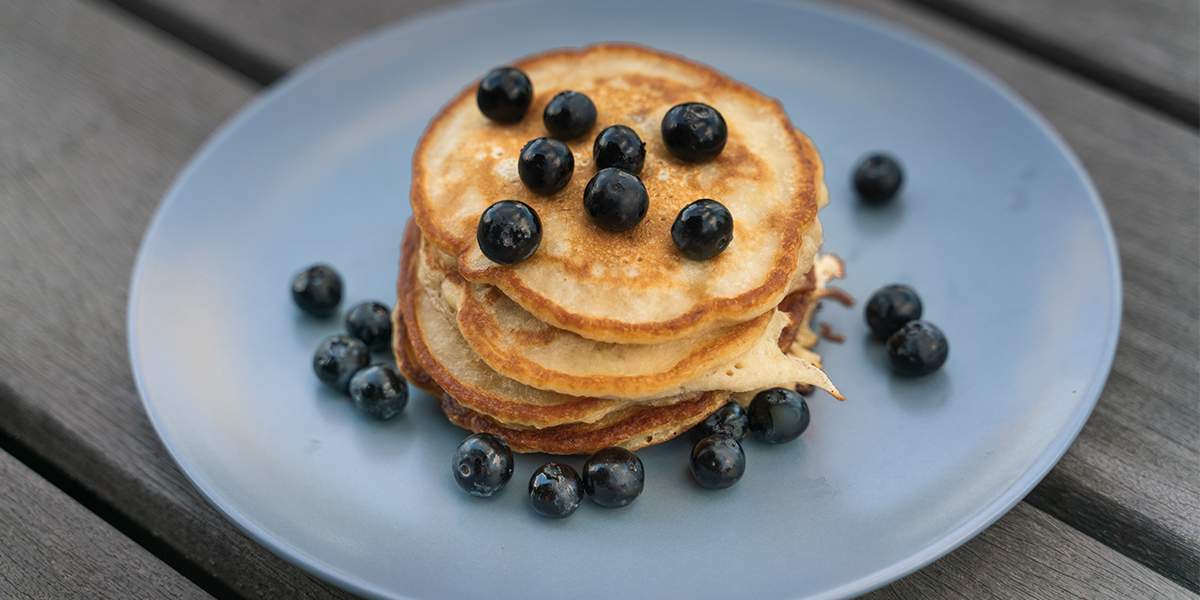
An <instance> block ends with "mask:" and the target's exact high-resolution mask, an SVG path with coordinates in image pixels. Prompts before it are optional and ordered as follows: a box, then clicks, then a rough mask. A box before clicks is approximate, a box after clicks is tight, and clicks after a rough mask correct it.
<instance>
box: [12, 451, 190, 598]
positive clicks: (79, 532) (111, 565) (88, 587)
mask: <svg viewBox="0 0 1200 600" xmlns="http://www.w3.org/2000/svg"><path fill="white" fill-rule="evenodd" d="M0 597H3V598H29V599H33V598H49V597H54V598H97V599H98V598H112V599H114V600H116V599H125V598H175V599H186V598H195V599H197V600H199V599H202V598H212V596H209V595H208V594H206V593H204V591H203V590H201V589H200V588H198V587H196V585H195V584H193V583H192V582H191V581H188V580H187V579H185V578H184V577H183V576H181V575H180V574H179V573H177V572H175V571H174V570H172V569H171V568H170V567H168V566H167V565H165V564H163V562H162V561H160V560H158V559H157V558H155V557H154V555H152V554H150V553H149V552H146V551H145V550H144V549H143V548H142V547H141V546H138V545H137V544H135V543H133V542H132V541H130V540H129V538H127V537H125V536H124V535H122V534H121V532H119V531H117V530H116V529H113V528H112V527H111V526H109V525H108V523H105V522H104V521H102V520H101V519H100V518H99V517H97V516H96V515H95V514H93V513H92V512H90V511H88V510H87V509H86V508H84V507H82V506H80V505H79V504H78V503H76V502H75V501H74V500H72V499H71V498H70V497H68V496H67V495H66V494H63V493H62V492H61V491H59V490H58V488H56V487H54V486H53V485H51V484H50V483H49V482H47V481H46V480H44V479H42V478H41V477H39V476H38V475H37V473H34V472H33V471H31V470H29V468H27V467H26V466H25V465H23V464H21V463H20V462H18V461H17V460H16V459H14V458H13V457H12V456H10V455H8V454H6V453H4V452H0Z"/></svg>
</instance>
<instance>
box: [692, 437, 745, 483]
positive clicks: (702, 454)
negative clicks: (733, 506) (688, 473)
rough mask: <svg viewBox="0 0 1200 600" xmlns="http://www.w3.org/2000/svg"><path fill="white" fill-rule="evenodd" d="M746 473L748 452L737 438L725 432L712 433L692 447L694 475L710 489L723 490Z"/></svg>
mask: <svg viewBox="0 0 1200 600" xmlns="http://www.w3.org/2000/svg"><path fill="white" fill-rule="evenodd" d="M745 473H746V453H745V452H743V451H742V445H741V444H739V443H738V441H737V440H735V439H733V438H732V437H730V436H727V435H724V434H720V433H718V434H716V435H710V436H708V437H706V438H704V439H702V440H700V441H699V442H698V443H697V444H696V446H695V447H694V448H692V476H693V477H695V478H696V483H699V484H700V485H701V486H703V487H706V488H708V489H710V490H723V489H725V488H727V487H729V486H731V485H733V484H735V483H737V482H738V480H739V479H741V478H742V475H744V474H745Z"/></svg>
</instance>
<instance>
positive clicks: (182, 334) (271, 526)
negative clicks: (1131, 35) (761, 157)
mask: <svg viewBox="0 0 1200 600" xmlns="http://www.w3.org/2000/svg"><path fill="white" fill-rule="evenodd" d="M594 41H631V42H637V43H642V44H646V45H649V46H653V47H656V48H660V49H663V50H668V51H672V52H676V53H679V54H682V55H685V56H688V57H690V58H693V59H695V60H699V61H702V62H705V63H708V64H710V65H713V66H714V67H716V68H718V69H720V70H722V71H724V72H726V73H728V74H730V75H731V76H733V77H734V78H737V79H740V80H742V81H745V82H747V83H749V84H750V85H753V86H755V87H757V88H758V89H760V90H762V91H763V92H764V93H766V94H768V95H770V96H774V97H777V98H779V99H780V100H781V101H782V102H783V104H784V106H785V108H786V109H787V111H788V113H789V114H790V116H791V118H792V120H793V122H794V123H795V124H796V125H797V126H798V127H800V128H801V129H803V130H805V131H806V132H807V133H808V134H809V135H810V136H811V137H812V139H813V140H814V141H815V142H816V144H817V146H818V148H819V149H820V150H821V152H822V155H823V156H824V159H825V161H826V167H827V181H828V184H829V187H830V191H831V195H832V203H831V204H830V206H829V207H828V208H826V209H825V210H824V211H823V212H822V213H821V219H822V222H823V223H824V225H825V239H826V244H825V249H826V250H827V251H830V252H833V253H836V254H838V255H840V256H841V257H842V258H843V259H845V262H846V268H847V273H848V276H847V278H846V280H845V281H844V282H842V287H844V289H846V290H847V291H848V292H849V293H850V294H851V295H853V296H854V297H856V298H858V299H860V301H865V300H866V299H867V298H868V297H869V296H870V294H871V293H872V292H873V291H874V290H875V289H878V288H879V287H882V286H884V285H886V284H890V283H894V282H903V283H907V284H910V285H912V286H914V287H915V288H916V289H917V290H919V291H920V293H921V294H922V296H923V298H924V301H925V310H926V313H925V314H926V318H928V319H929V320H931V321H933V322H935V323H937V324H938V325H939V326H941V328H942V329H943V330H944V331H945V332H946V334H947V336H948V337H949V340H950V346H951V352H950V358H949V361H948V363H947V364H946V366H945V367H944V368H943V369H942V370H941V371H939V372H937V373H936V374H934V375H931V376H928V377H924V378H919V379H903V378H899V377H896V376H893V375H891V374H890V373H889V370H888V368H887V366H886V360H885V356H884V349H883V347H882V345H880V344H879V343H877V342H874V341H871V340H870V339H869V338H868V332H867V328H866V326H865V324H864V323H863V318H862V313H861V306H860V307H856V308H854V309H846V308H843V307H841V306H837V305H833V304H829V303H827V305H826V306H825V308H824V309H823V310H822V311H821V312H820V313H818V320H820V321H824V322H826V323H828V324H829V325H830V326H831V327H832V328H833V330H834V331H836V332H838V333H841V334H843V335H844V336H845V337H846V340H845V341H844V342H842V343H833V342H830V341H824V342H822V343H821V345H820V346H819V348H818V349H819V350H820V352H821V353H822V354H823V355H824V358H825V365H826V367H827V372H828V374H829V376H830V378H831V379H832V380H833V381H834V382H835V383H836V384H837V385H838V386H839V387H840V388H841V390H842V392H843V393H845V395H846V397H847V398H848V400H847V401H846V402H844V403H838V402H836V401H834V400H833V399H832V398H830V397H829V396H827V395H825V394H824V393H823V392H818V393H817V395H816V396H814V397H813V398H812V399H811V400H810V402H809V404H810V406H811V408H812V415H813V417H812V419H813V424H812V427H811V428H810V430H809V431H808V432H807V433H806V434H805V435H804V436H803V437H802V438H801V439H800V440H798V441H797V442H794V443H792V444H787V445H781V446H770V447H768V446H767V445H765V444H759V443H755V442H747V444H746V454H747V461H748V463H749V466H748V470H747V473H746V476H745V477H744V478H743V479H742V481H741V482H739V483H738V484H737V485H736V486H734V487H733V488H730V489H728V490H723V491H720V492H711V491H707V490H704V489H701V488H699V487H698V486H697V485H695V484H694V483H693V482H692V481H691V479H690V475H689V473H688V467H687V464H688V458H687V457H688V451H689V448H688V446H687V443H686V442H685V441H683V440H675V441H673V442H670V443H667V444H663V445H661V446H657V447H653V448H648V449H645V450H643V451H641V452H640V453H639V455H640V456H641V457H642V460H643V461H644V462H645V465H646V471H647V482H646V490H645V493H644V494H643V495H642V497H641V498H639V499H638V500H637V501H636V502H635V503H634V504H633V505H631V506H629V507H628V508H624V509H620V510H606V509H602V508H600V507H598V506H595V505H591V504H585V505H584V506H583V507H582V508H581V510H579V511H578V512H577V513H576V514H575V515H573V516H572V517H571V518H570V519H566V520H563V521H552V520H548V519H544V518H539V517H538V516H537V515H536V514H534V513H533V511H532V510H531V509H530V508H529V506H528V501H527V499H526V498H525V486H526V481H527V478H528V477H529V476H530V474H531V473H532V471H533V469H534V468H536V466H537V465H539V464H541V463H542V462H543V461H544V460H545V459H546V457H544V456H522V457H520V458H519V460H518V461H517V470H516V476H515V477H514V481H513V482H512V484H511V485H510V487H511V488H512V489H508V490H506V491H505V492H503V493H502V494H501V495H499V496H498V497H495V498H492V499H486V500H484V499H477V498H474V497H470V496H468V495H466V494H464V493H462V492H461V490H459V489H458V488H457V487H456V486H455V484H454V483H453V481H452V480H451V477H450V457H451V455H452V453H453V451H454V448H455V447H456V446H457V444H458V442H459V441H460V440H461V439H462V438H463V437H464V435H465V433H464V432H463V431H462V430H459V429H457V428H455V427H453V426H451V425H449V424H448V423H447V422H446V420H445V418H444V417H442V416H441V415H440V413H439V412H438V410H437V408H436V403H435V402H434V400H433V399H432V398H430V397H428V396H425V395H423V394H416V395H415V396H414V398H413V400H412V401H411V402H410V405H409V407H408V409H407V411H406V412H405V414H404V415H403V416H401V417H400V418H398V419H396V420H395V421H392V422H388V423H384V424H380V423H376V422H371V421H369V420H367V419H365V418H363V417H362V416H360V415H359V414H357V413H356V412H355V410H354V408H353V407H352V406H351V405H350V403H349V402H348V401H347V400H346V399H345V398H344V397H340V396H338V395H337V394H335V393H332V392H331V391H329V390H328V389H326V388H325V387H323V386H322V385H321V384H320V383H318V382H317V380H316V378H315V377H314V376H313V374H312V370H311V366H310V364H311V357H312V352H313V350H314V349H315V348H316V346H317V343H318V342H319V341H320V340H321V339H322V338H323V337H325V336H327V335H330V334H332V333H335V332H337V331H338V330H340V329H341V327H342V325H341V322H340V319H334V320H332V321H328V322H322V321H318V320H316V319H312V318H308V317H305V316H303V315H302V314H300V313H299V311H298V310H296V308H295V307H294V306H293V304H292V302H291V299H290V295H289V291H288V290H289V282H290V280H291V277H292V275H293V273H295V272H296V271H297V270H298V269H300V268H302V267H304V266H306V265H308V264H310V263H313V262H317V261H324V262H328V263H331V264H333V265H335V266H336V267H337V268H339V269H340V270H341V272H342V274H343V276H344V279H345V282H346V299H347V300H346V303H345V305H344V306H348V305H350V304H352V303H355V302H357V301H360V300H366V299H380V300H383V301H385V302H387V303H388V304H391V303H392V301H393V298H394V297H395V287H394V285H395V284H394V282H395V279H396V273H397V268H396V263H397V259H398V256H399V251H398V245H399V240H400V236H401V231H402V228H403V226H404V223H405V220H406V219H407V218H408V216H409V214H410V208H409V206H408V202H407V190H408V187H409V179H410V161H411V155H412V150H413V148H414V146H415V144H416V141H417V139H418V137H419V136H420V134H421V131H422V130H423V128H424V127H425V124H426V123H427V122H428V121H429V119H430V118H431V117H432V116H433V114H434V113H435V112H436V111H437V110H438V108H439V107H440V106H441V105H442V104H443V103H444V102H446V101H447V100H449V99H450V98H451V97H452V96H453V95H454V94H455V93H456V92H457V91H458V90H459V89H461V88H462V86H464V85H467V84H468V83H469V82H470V81H472V80H473V79H475V78H476V77H478V76H479V75H480V74H482V73H484V72H485V71H486V70H487V69H488V68H490V67H492V66H495V65H496V64H498V63H502V62H504V61H508V60H512V59H515V58H518V57H521V56H523V55H526V54H530V53H534V52H538V51H542V50H545V49H549V48H554V47H560V46H579V45H583V44H586V43H589V42H594ZM879 149H883V150H887V151H889V152H891V153H894V154H895V155H896V156H898V157H900V158H901V160H902V161H903V163H904V166H905V169H906V174H907V182H906V185H905V187H904V189H903V191H902V193H901V195H900V196H899V197H898V198H897V199H896V201H894V202H892V203H891V204H889V205H887V206H885V207H883V208H877V209H873V208H868V207H865V206H863V205H861V204H859V203H858V202H857V200H856V199H855V196H854V194H853V191H852V189H851V187H850V184H849V177H850V173H851V171H852V169H853V168H854V165H855V163H856V162H857V160H858V159H859V158H860V157H861V156H862V155H863V154H865V153H867V152H869V151H872V150H879ZM1118 269H1119V268H1118V262H1117V256H1116V252H1115V245H1114V242H1113V236H1112V232H1111V228H1110V226H1109V224H1108V221H1107V217H1106V216H1105V213H1104V209H1103V208H1102V206H1101V203H1100V201H1099V198H1098V197H1097V194H1096V192H1095V190H1094V189H1093V187H1092V185H1091V183H1090V182H1089V180H1088V177H1087V175H1086V174H1085V172H1084V170H1083V168H1082V167H1081V166H1080V164H1079V161H1078V160H1076V158H1075V157H1074V156H1073V155H1072V153H1071V151H1070V150H1069V149H1068V148H1067V147H1066V145H1065V144H1064V143H1063V142H1062V140H1061V139H1060V138H1059V136H1058V135H1057V134H1056V133H1055V132H1054V131H1053V130H1052V129H1051V128H1050V127H1049V126H1048V125H1047V124H1046V123H1045V122H1044V121H1043V120H1042V118H1041V117H1039V116H1038V115H1037V114H1035V113H1034V112H1033V111H1032V110H1031V109H1030V108H1029V107H1028V106H1027V105H1026V104H1025V103H1024V101H1022V100H1021V99H1020V98H1018V97H1017V96H1016V95H1015V94H1013V93H1012V92H1011V91H1010V90H1008V89H1007V88H1005V87H1004V86H1003V85H1002V84H1000V83H998V82H997V81H996V80H995V79H994V78H993V77H991V76H990V75H988V74H986V73H984V72H982V71H981V70H980V69H978V68H977V67H975V66H972V65H970V64H968V63H967V62H965V61H964V60H963V59H961V58H959V57H957V56H955V55H953V54H952V53H950V52H948V51H946V50H944V49H942V48H939V47H937V46H935V45H933V44H931V43H930V42H928V41H926V40H922V39H919V38H917V37H915V36H913V35H911V34H908V33H904V32H901V31H897V30H896V29H894V28H892V27H889V26H885V25H881V24H879V23H876V22H874V21H872V20H870V19H866V18H862V17H858V16H854V15H850V14H847V13H844V12H841V11H836V10H832V9H828V8H824V7H818V6H811V5H806V4H792V3H788V4H776V3H768V2H718V1H713V0H702V1H693V2H678V3H652V2H640V1H631V0H621V1H619V2H604V3H599V2H596V3H587V4H583V3H580V4H571V3H568V2H563V1H562V0H554V1H548V0H546V1H543V0H538V1H531V2H521V3H516V4H500V5H495V4H493V5H482V6H467V7H463V8H459V9H455V10H451V11H447V12H441V13H436V14H433V15H429V16H425V17H422V18H420V19H415V20H411V21H406V22H403V23H400V24H398V25H397V26H395V27H391V28H388V29H385V30H382V31H380V32H378V33H375V34H373V35H370V36H368V37H366V38H363V39H361V40H359V41H357V42H354V43H352V44H350V45H348V46H345V47H343V48H341V49H339V50H337V51H335V52H333V53H331V54H329V55H327V56H325V57H323V58H321V59H319V60H317V61H315V62H313V63H312V64H310V65H308V66H306V67H305V68H303V69H300V70H299V71H297V72H296V73H293V74H292V75H290V76H288V77H287V78H286V79H285V80H283V81H282V82H280V83H279V84H278V85H276V86H274V87H272V88H271V89H270V90H268V91H267V92H266V93H264V94H263V95H262V96H261V97H260V98H258V99H257V100H256V101H254V102H253V103H251V104H250V105H249V106H247V107H246V108H245V109H244V110H243V111H242V112H241V113H240V114H239V115H238V116H237V117H235V118H234V119H233V120H231V121H230V122H229V123H227V124H226V125H225V126H224V127H223V128H222V129H221V130H220V131H219V132H218V133H217V134H216V135H215V136H214V137H213V138H212V139H211V140H210V141H209V142H208V143H207V144H206V146H205V147H204V149H203V150H202V151H200V152H199V153H198V154H197V155H196V157H195V158H194V159H193V160H192V162H191V164H190V165H189V166H188V167H187V169H186V170H185V171H184V172H183V173H182V174H181V175H180V176H179V178H178V180H177V181H176V182H175V185H174V186H173V187H172V188H171V190H170V191H169V192H168V194H167V195H166V197H165V198H164V200H163V202H162V205H161V206H160V207H159V210H158V213H157V214H156V216H155V218H154V220H153V222H152V224H151V225H150V227H149V229H148V231H147V232H146V235H145V239H144V240H143V242H142V247H141V251H140V253H139V256H138V261H137V265H136V269H135V272H134V276H133V282H132V289H131V292H130V303H129V314H128V318H129V347H130V354H131V357H132V364H133V371H134V374H135V376H136V379H137V385H138V389H139V391H140V393H141V396H142V398H143V400H144V402H145V405H146V410H147V412H149V414H150V417H151V419H152V421H153V423H154V425H155V427H156V428H157V430H158V432H159V435H160V436H161V437H162V439H163V441H164V443H165V444H166V446H167V448H168V449H169V451H170V453H171V454H172V456H173V457H174V459H175V460H176V461H177V462H178V463H179V466H180V468H182V469H183V471H184V472H185V473H186V474H187V476H188V477H189V478H190V479H191V481H192V482H193V483H194V484H195V485H196V487H197V488H199V489H200V491H201V492H202V493H203V494H204V495H205V496H206V497H207V498H208V500H209V501H210V502H212V503H213V505H215V506H216V507H217V508H218V509H219V510H220V511H221V512H223V513H224V514H225V515H226V517H228V518H229V519H230V520H231V521H232V522H233V523H235V524H236V525H237V526H238V527H240V528H241V529H242V530H243V531H245V532H246V533H247V534H249V535H250V536H251V537H253V538H254V539H256V540H258V541H259V542H260V543H262V544H263V545H265V546H266V547H268V548H269V549H271V550H272V551H273V552H275V553H277V554H279V555H280V556H282V557H284V558H285V559H287V560H289V561H291V562H293V563H295V564H297V565H299V566H300V567H302V568H304V569H306V570H308V571H310V572H312V573H314V574H316V575H318V576H320V577H322V578H324V579H326V580H328V581H331V582H333V583H334V584H337V585H339V586H342V587H345V588H347V589H349V590H352V591H354V592H357V593H360V594H363V595H365V596H369V597H377V598H443V597H445V598H450V597H464V596H470V595H476V596H481V597H491V598H525V597H536V596H546V595H560V594H562V593H563V592H564V591H567V590H569V592H570V595H572V596H573V597H577V598H614V597H627V596H633V597H683V596H688V597H693V598H708V597H753V598H840V597H847V596H853V595H856V594H860V593H863V592H865V591H868V590H870V589H872V588H874V587H877V586H880V585H882V584H885V583H887V582H889V581H892V580H895V579H897V578H899V577H902V576H903V575H905V574H907V573H909V572H912V571H914V570H916V569H918V568H920V567H921V566H923V565H925V564H927V563H929V562H931V561H933V560H934V559H936V558H938V557H939V556H941V555H943V554H945V553H946V552H948V551H950V550H951V549H953V548H955V547H956V546H958V545H959V544H961V543H963V542H964V541H966V540H968V539H970V538H971V537H972V536H973V535H975V534H976V533H978V532H979V531H981V530H982V529H984V528H985V527H987V526H988V525H989V524H990V523H992V522H993V521H994V520H995V519H997V518H999V517H1000V516H1001V515H1003V514H1004V513H1005V512H1006V511H1007V510H1008V509H1009V508H1011V507H1012V506H1013V505H1014V504H1016V503H1017V502H1018V501H1019V500H1020V499H1021V498H1022V497H1023V496H1024V495H1025V494H1026V493H1027V492H1028V491H1029V490H1030V489H1032V488H1033V486H1034V485H1035V484H1036V483H1037V482H1038V481H1039V480H1040V479H1041V478H1042V477H1043V476H1044V475H1045V474H1046V473H1047V472H1048V471H1049V470H1050V468H1051V467H1052V466H1053V465H1054V464H1055V462H1057V461H1058V459H1059V457H1061V456H1062V454H1063V453H1064V452H1065V451H1066V449H1067V447H1068V446H1069V445H1070V443H1071V441H1072V440H1073V439H1074V438H1075V435H1076V434H1077V433H1078V432H1079V430H1080V428H1081V427H1082V426H1083V423H1084V421H1086V419H1087V417H1088V414H1089V413H1090V412H1091V410H1092V407H1093V406H1094V404H1095V402H1096V399H1097V398H1098V397H1099V395H1100V390H1101V388H1102V386H1103V384H1104V381H1105V378H1106V376H1107V374H1108V370H1109V366H1110V365H1111V362H1112V358H1113V353H1114V350H1115V346H1116V341H1117V331H1118V326H1119V319H1120V314H1121V286H1120V274H1119V270H1118ZM569 462H571V463H572V464H574V466H576V467H579V466H581V464H582V459H581V458H572V459H570V460H569Z"/></svg>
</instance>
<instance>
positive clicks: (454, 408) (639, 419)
mask: <svg viewBox="0 0 1200 600" xmlns="http://www.w3.org/2000/svg"><path fill="white" fill-rule="evenodd" d="M728 400H729V395H728V394H727V393H720V392H707V393H704V394H698V395H697V396H696V397H694V398H692V399H690V400H685V401H683V402H678V403H675V404H671V405H668V406H661V407H645V408H635V409H631V410H629V411H626V412H625V413H623V414H621V415H618V416H617V417H616V419H615V422H612V423H610V424H606V425H603V426H600V427H596V426H593V425H587V424H577V423H572V424H566V425H558V426H554V427H546V428H543V429H533V428H530V429H515V428H511V427H506V426H504V425H503V424H501V423H499V422H497V421H496V420H495V419H492V418H491V417H488V416H487V415H483V414H480V413H478V412H475V411H473V410H470V409H468V408H466V407H464V406H463V405H461V404H459V403H458V402H457V401H456V400H455V399H454V398H453V397H452V396H450V395H448V394H443V395H442V397H441V404H442V412H444V413H446V416H447V417H448V418H449V419H450V421H451V422H453V423H454V424H456V425H458V426H459V427H463V428H465V429H469V430H471V431H474V432H476V433H491V434H493V435H496V436H499V437H500V438H501V439H503V440H504V441H505V442H507V443H508V445H509V446H510V447H511V448H512V449H513V451H514V452H546V453H549V454H590V453H593V452H596V451H597V450H601V449H604V448H608V447H610V446H621V447H623V448H626V449H629V450H636V449H638V448H642V447H645V446H646V445H647V442H648V441H653V442H654V443H661V442H665V441H667V440H669V439H671V438H673V437H675V436H677V435H679V434H680V433H683V432H684V431H687V430H688V429H690V428H691V427H692V425H695V424H696V423H699V422H700V421H701V420H703V419H704V418H705V417H707V416H708V415H710V414H712V412H713V411H715V410H717V409H718V408H720V407H721V406H723V405H724V404H725V403H726V402H727V401H728ZM664 427H666V428H668V430H667V431H661V430H662V429H663V428H664ZM647 437H650V440H647V439H646V438H647Z"/></svg>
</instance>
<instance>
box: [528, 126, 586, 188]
mask: <svg viewBox="0 0 1200 600" xmlns="http://www.w3.org/2000/svg"><path fill="white" fill-rule="evenodd" d="M574 172H575V155H574V154H572V153H571V149H570V148H568V147H567V145H566V144H564V143H562V142H560V141H559V140H557V139H555V138H552V137H540V138H537V139H536V140H530V141H529V143H527V144H525V147H524V148H521V155H520V156H519V157H518V158H517V174H518V175H520V176H521V183H524V184H525V187H527V188H529V191H531V192H533V193H535V194H538V195H540V196H549V195H550V194H553V193H555V192H557V191H559V190H561V189H563V188H565V187H567V184H568V183H570V181H571V175H572V174H573V173H574Z"/></svg>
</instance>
